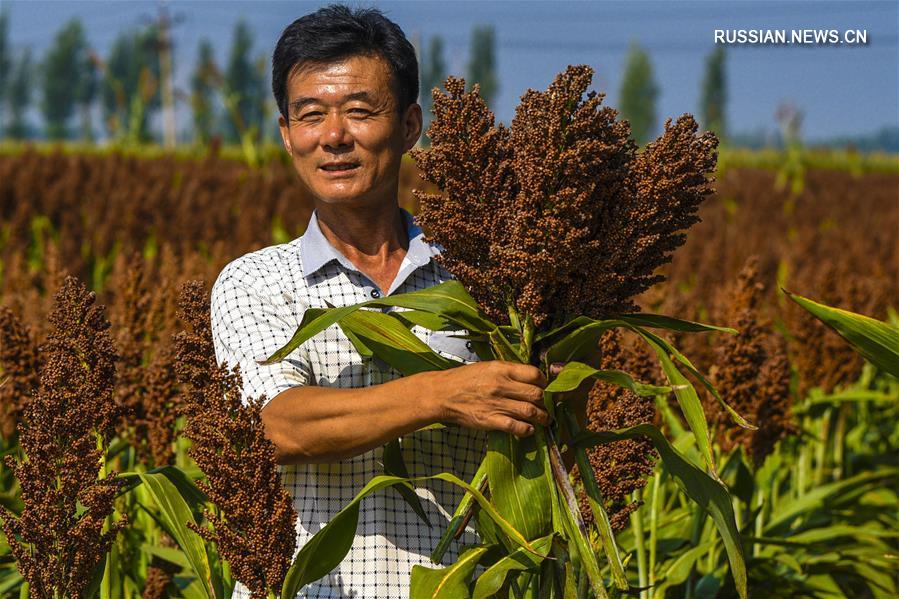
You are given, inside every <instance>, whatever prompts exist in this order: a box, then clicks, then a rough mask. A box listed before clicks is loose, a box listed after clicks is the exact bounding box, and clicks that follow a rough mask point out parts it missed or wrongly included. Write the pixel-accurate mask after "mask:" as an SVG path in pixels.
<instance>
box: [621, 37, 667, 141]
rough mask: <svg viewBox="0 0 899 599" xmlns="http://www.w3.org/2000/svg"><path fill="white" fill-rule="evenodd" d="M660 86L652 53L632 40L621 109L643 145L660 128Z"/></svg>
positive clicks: (624, 79)
mask: <svg viewBox="0 0 899 599" xmlns="http://www.w3.org/2000/svg"><path fill="white" fill-rule="evenodd" d="M658 96H659V88H658V86H657V85H656V83H655V80H654V78H653V74H652V64H651V63H650V61H649V55H648V54H647V53H646V52H645V51H644V50H643V49H642V48H641V47H640V46H639V45H638V44H637V43H636V42H631V47H630V50H629V51H628V55H627V63H626V65H625V67H624V77H623V78H622V81H621V96H620V98H619V101H618V110H619V112H620V113H621V117H622V118H624V119H627V120H628V121H630V124H631V136H632V137H633V139H634V141H636V142H637V143H638V144H640V145H643V144H644V143H646V140H648V139H649V136H650V135H652V133H653V132H654V131H655V129H656V99H657V98H658Z"/></svg>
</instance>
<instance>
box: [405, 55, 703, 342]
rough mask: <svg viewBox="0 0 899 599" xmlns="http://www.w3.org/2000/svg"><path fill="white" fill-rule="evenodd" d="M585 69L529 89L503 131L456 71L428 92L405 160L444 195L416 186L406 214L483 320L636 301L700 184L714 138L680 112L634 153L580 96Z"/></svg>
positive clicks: (592, 101) (537, 319)
mask: <svg viewBox="0 0 899 599" xmlns="http://www.w3.org/2000/svg"><path fill="white" fill-rule="evenodd" d="M592 74H593V71H592V69H590V68H589V67H587V66H576V67H568V68H567V69H566V70H565V71H564V72H563V73H561V74H560V75H559V76H558V77H556V79H555V81H553V83H552V84H551V85H550V86H549V88H548V89H547V90H546V91H544V92H538V91H533V90H529V91H528V92H527V93H525V94H524V96H522V99H521V103H520V104H519V106H518V108H517V110H516V113H515V118H514V119H513V121H512V125H511V128H506V127H504V126H502V125H499V126H497V125H495V124H494V117H493V113H492V112H491V111H490V110H489V109H488V108H487V105H486V104H485V103H484V101H483V100H482V99H481V97H480V95H479V94H478V89H477V87H475V88H474V89H473V90H472V91H470V92H465V82H464V81H463V80H461V79H456V78H452V77H451V78H449V79H448V80H447V81H446V90H447V93H445V94H444V93H441V92H440V91H439V90H435V91H434V119H433V121H432V124H431V127H430V129H429V131H428V136H429V137H430V139H431V149H430V150H428V151H416V152H415V153H414V154H413V156H414V158H415V160H416V161H417V162H418V165H419V167H420V168H421V169H422V172H423V175H422V176H423V178H424V179H425V180H427V181H430V182H432V183H434V184H436V185H437V186H438V187H439V188H440V189H441V190H442V191H443V194H442V195H437V194H428V193H421V192H419V193H418V194H417V195H418V197H419V200H420V202H421V212H420V214H419V216H418V220H419V222H420V223H421V224H422V225H423V226H424V228H425V229H426V231H427V232H428V235H429V237H430V238H431V239H432V240H433V241H436V242H437V243H439V244H440V245H442V246H443V248H444V251H443V253H442V255H441V257H440V259H441V260H442V262H443V264H444V266H445V267H446V268H447V269H448V270H449V271H450V272H452V273H453V274H454V276H455V277H456V278H457V279H459V280H460V281H461V282H462V284H463V285H464V286H465V287H466V289H468V290H469V292H470V293H471V295H472V296H473V297H474V298H475V299H476V300H477V301H478V303H479V304H480V305H481V306H482V308H483V309H484V310H485V311H486V312H487V314H488V315H489V316H490V317H491V318H492V319H494V321H497V322H501V321H503V320H505V319H506V318H507V317H508V308H509V306H514V308H515V309H516V310H517V312H518V313H519V314H526V315H530V316H531V317H532V318H533V320H534V323H535V325H536V326H537V327H538V328H550V327H552V326H553V325H554V324H558V323H561V322H565V321H566V319H567V318H570V317H573V316H577V315H585V316H590V317H594V318H599V317H605V316H609V315H614V314H619V313H623V312H628V311H634V310H635V309H636V306H635V304H634V303H633V300H632V298H633V297H634V296H635V295H637V294H639V293H640V292H642V291H644V290H645V289H647V288H648V287H649V286H651V285H652V284H654V283H656V282H658V281H659V280H660V279H661V277H660V276H659V275H657V274H655V270H656V268H657V267H658V266H659V265H661V264H663V263H665V262H667V261H669V260H670V258H671V252H672V251H673V250H674V249H676V248H677V247H678V246H680V245H681V244H683V242H684V240H685V236H684V235H683V233H682V232H681V231H682V230H684V229H686V228H688V227H690V226H691V225H692V224H694V223H696V222H697V221H698V218H697V216H696V211H697V208H698V206H699V204H700V203H701V202H702V200H703V199H704V198H705V196H706V195H708V194H709V193H711V188H710V180H709V178H708V175H709V174H710V173H711V172H712V171H713V169H714V166H715V161H716V152H715V149H716V147H717V139H716V138H715V136H714V135H713V134H712V133H709V132H706V133H703V134H701V135H697V125H696V123H695V122H694V120H693V118H692V117H691V116H689V115H684V116H682V117H680V118H679V119H678V120H677V122H675V123H674V124H673V125H672V124H671V122H670V120H669V121H668V122H666V123H665V131H664V133H663V134H662V136H661V137H660V138H659V139H657V140H656V141H654V142H652V143H650V144H649V145H648V146H647V147H646V148H645V149H644V150H643V151H642V152H639V153H638V152H637V147H636V145H635V144H634V143H633V142H632V141H630V140H629V135H630V127H629V125H628V123H627V122H626V121H618V120H616V116H617V112H616V111H615V110H614V109H612V108H609V107H606V106H602V105H601V103H602V99H603V96H604V95H603V94H599V93H596V92H592V91H591V92H589V93H586V95H585V92H587V87H588V86H589V84H590V81H591V78H592Z"/></svg>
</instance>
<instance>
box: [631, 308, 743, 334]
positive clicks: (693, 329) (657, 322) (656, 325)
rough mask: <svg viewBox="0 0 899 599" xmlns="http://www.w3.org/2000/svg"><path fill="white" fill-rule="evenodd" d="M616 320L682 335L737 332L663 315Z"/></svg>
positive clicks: (638, 315)
mask: <svg viewBox="0 0 899 599" xmlns="http://www.w3.org/2000/svg"><path fill="white" fill-rule="evenodd" d="M617 318H618V320H623V321H624V322H626V323H628V324H632V325H634V326H639V327H649V328H651V329H666V330H669V331H680V332H682V333H707V332H714V331H717V332H719V333H732V334H736V333H738V332H739V331H737V330H736V329H732V328H730V327H719V326H716V325H713V324H705V323H702V322H693V321H692V320H681V319H679V318H673V317H671V316H665V315H663V314H646V313H642V312H641V313H637V314H623V315H621V316H618V317H617Z"/></svg>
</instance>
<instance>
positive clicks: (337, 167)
mask: <svg viewBox="0 0 899 599" xmlns="http://www.w3.org/2000/svg"><path fill="white" fill-rule="evenodd" d="M319 168H320V169H322V170H324V171H328V172H333V173H343V172H349V171H351V170H353V169H356V168H359V164H358V163H356V162H330V163H328V164H323V165H321V166H320V167H319Z"/></svg>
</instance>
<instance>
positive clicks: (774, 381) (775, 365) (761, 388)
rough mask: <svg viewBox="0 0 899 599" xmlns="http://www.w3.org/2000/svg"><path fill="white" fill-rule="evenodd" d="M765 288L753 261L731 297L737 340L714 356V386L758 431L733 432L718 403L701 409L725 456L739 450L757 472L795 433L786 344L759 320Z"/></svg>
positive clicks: (731, 338)
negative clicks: (749, 459)
mask: <svg viewBox="0 0 899 599" xmlns="http://www.w3.org/2000/svg"><path fill="white" fill-rule="evenodd" d="M764 291H765V287H764V285H763V284H762V283H760V282H759V273H758V261H757V259H755V258H751V259H750V260H749V261H748V262H747V263H746V265H745V266H744V268H743V271H742V272H741V273H740V276H739V279H738V280H737V283H736V285H735V288H734V290H733V291H732V292H731V293H730V296H731V297H730V307H729V311H728V312H729V314H727V316H726V318H727V322H728V323H731V324H733V326H734V327H735V328H736V329H737V330H738V331H739V334H737V335H734V336H727V337H725V338H724V339H722V340H721V345H719V346H718V347H717V348H716V350H715V353H716V365H715V366H714V367H713V369H712V373H711V374H712V376H711V378H712V381H713V383H714V385H715V388H716V389H717V390H718V392H719V393H720V394H721V395H722V396H723V397H724V400H725V401H727V403H728V404H730V405H731V406H733V407H734V408H735V409H736V410H737V411H738V412H739V413H740V414H743V415H745V416H746V417H747V418H749V420H750V421H752V422H757V423H759V429H758V430H749V429H745V428H741V427H739V426H736V425H735V424H734V423H733V421H732V420H731V418H730V416H729V415H728V414H727V413H726V412H725V411H724V409H722V408H721V406H720V405H719V404H718V402H716V401H714V400H708V401H707V402H706V405H705V406H704V407H705V409H706V413H707V414H709V420H710V421H711V424H712V425H713V427H714V429H715V430H716V432H717V434H716V438H717V440H718V442H719V443H720V444H721V446H722V448H723V449H724V450H725V451H729V450H731V449H733V448H734V447H736V446H737V445H742V446H743V448H744V450H745V451H746V453H747V455H748V456H749V457H750V458H751V460H752V462H753V463H754V464H755V465H756V466H759V465H761V464H762V462H763V461H764V460H765V457H766V456H767V455H768V454H770V453H771V451H773V449H774V445H775V444H776V443H777V442H778V441H779V440H781V439H782V438H784V437H785V436H787V435H788V434H791V433H795V432H796V431H797V429H796V426H795V425H794V424H793V422H792V420H791V414H790V403H791V394H790V364H789V362H788V361H787V356H786V348H785V342H784V340H783V338H781V336H780V335H778V334H777V333H775V332H774V331H773V330H772V328H771V323H770V322H769V321H768V320H767V319H765V318H764V317H763V316H762V314H761V302H762V298H763V297H764Z"/></svg>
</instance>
